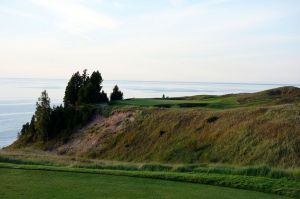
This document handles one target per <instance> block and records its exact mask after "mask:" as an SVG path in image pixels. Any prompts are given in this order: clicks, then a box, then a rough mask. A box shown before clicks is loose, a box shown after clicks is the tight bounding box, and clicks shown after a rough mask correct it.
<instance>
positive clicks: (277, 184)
mask: <svg viewBox="0 0 300 199" xmlns="http://www.w3.org/2000/svg"><path fill="white" fill-rule="evenodd" d="M34 171H35V172H34ZM44 171H47V173H43V172H44ZM50 171H52V172H50ZM49 172H50V173H49ZM52 174H53V175H52ZM90 174H100V175H101V176H102V175H112V176H114V177H112V176H110V177H108V176H106V177H105V178H121V179H120V180H121V181H122V179H124V180H125V179H127V181H128V183H125V182H124V183H120V181H119V180H115V181H113V182H114V183H115V185H112V184H109V183H106V180H102V181H101V179H105V178H104V177H103V178H100V177H97V175H94V176H92V175H90ZM0 175H1V176H0V179H1V182H0V189H2V191H0V194H2V195H3V194H11V196H9V195H3V196H5V197H3V198H18V197H19V196H18V193H23V192H22V189H24V192H25V193H24V194H27V193H26V190H27V191H28V192H29V193H28V194H32V196H34V195H35V194H38V192H40V191H42V190H44V191H42V193H43V194H47V193H48V194H50V195H48V196H47V197H50V196H51V197H52V196H53V194H55V197H52V198H59V197H58V196H59V195H63V196H64V198H67V197H65V196H66V195H68V194H70V197H71V196H73V194H75V193H72V192H73V191H74V190H73V189H75V190H77V191H82V194H84V193H85V194H87V193H90V194H92V193H94V194H96V195H97V196H98V194H100V195H101V192H103V193H102V194H104V195H105V193H106V194H108V193H110V192H111V194H112V196H111V198H122V197H118V195H114V194H120V196H123V198H147V196H148V198H149V197H150V198H156V197H158V196H160V195H159V194H162V195H161V197H163V198H183V197H185V198H187V195H186V194H191V196H190V197H188V198H199V197H200V196H201V195H203V198H229V196H231V197H233V196H234V194H237V195H236V197H233V198H278V197H276V196H273V195H261V196H260V197H259V196H258V195H257V196H255V194H259V193H256V192H243V191H242V190H235V189H232V190H231V189H228V190H227V194H228V197H227V196H226V194H225V195H224V194H222V190H224V191H225V192H226V189H223V188H216V187H213V188H212V189H216V190H214V191H212V192H211V193H210V192H209V191H206V189H204V187H205V186H203V185H201V186H200V185H199V189H198V188H197V186H196V185H191V184H184V183H183V184H178V185H177V184H176V183H175V184H174V182H169V183H170V184H168V182H167V181H164V180H170V181H179V182H189V183H195V184H196V183H198V184H207V185H217V186H222V187H231V188H239V189H247V190H252V191H260V192H265V193H272V194H278V195H284V196H289V197H294V198H300V182H299V181H291V180H287V179H271V178H266V177H252V176H236V175H224V174H207V173H196V174H195V173H177V172H153V171H121V170H97V169H85V168H71V167H54V166H43V165H21V164H10V163H0ZM44 175H46V176H44ZM81 175H82V177H80V176H81ZM86 175H87V176H86ZM26 176H27V178H28V179H27V180H26ZM63 176H66V178H64V177H63ZM88 176H90V177H88ZM117 176H118V177H117ZM121 176H127V177H138V178H152V179H157V182H156V183H158V187H160V188H161V190H155V189H154V188H151V187H148V188H147V186H151V182H154V181H149V179H138V178H132V179H131V180H130V179H129V178H122V177H121ZM22 178H24V179H22ZM73 178H74V179H73ZM81 179H85V180H81ZM65 180H69V182H65ZM97 180H98V181H99V182H98V183H100V185H97V183H96V182H97ZM143 180H144V182H138V181H143ZM160 180H163V181H160ZM94 181H96V182H94ZM20 182H21V183H20ZM22 182H24V183H22ZM108 182H109V180H108ZM148 182H149V183H148ZM52 183H53V184H54V186H53V184H52ZM119 183H120V184H119ZM160 183H161V185H160V186H159V184H160ZM30 184H33V185H32V188H31V185H30ZM35 184H37V185H35ZM101 184H104V185H101ZM163 184H167V185H166V186H169V188H167V187H164V186H162V185H163ZM172 184H174V186H172ZM38 185H40V186H42V187H43V188H38ZM141 185H144V186H146V187H143V188H141V189H146V190H149V192H150V193H147V192H145V191H141V189H137V192H135V189H136V188H134V187H135V186H141ZM176 185H177V186H178V188H177V187H176ZM34 186H37V187H36V188H34ZM52 186H53V188H57V189H60V191H61V194H58V193H59V192H58V191H57V192H56V191H52V190H53V189H52ZM82 186H83V187H82ZM103 186H109V187H110V188H107V189H105V188H104V187H103ZM118 186H121V187H120V189H119V188H117V187H118ZM184 186H187V187H189V186H190V188H187V189H191V191H189V192H190V193H188V191H186V189H185V188H182V187H184ZM5 187H7V188H5ZM47 187H48V191H45V190H47ZM63 187H70V189H66V188H63ZM74 187H77V188H74ZM180 187H181V188H180ZM201 187H202V189H201ZM81 188H82V189H81ZM130 188H131V189H132V190H131V191H129V190H127V189H130ZM18 189H20V190H18ZM89 189H91V191H89ZM109 189H111V190H109ZM152 189H153V190H154V191H152ZM193 189H194V190H195V191H192V190H193ZM217 189H220V191H218V190H217ZM5 190H7V191H5ZM14 190H15V191H14ZM72 190H73V191H72ZM150 190H151V191H150ZM167 190H169V191H167ZM201 190H202V191H201ZM204 190H205V191H204ZM208 190H209V189H208ZM230 190H231V192H232V193H230ZM64 191H67V193H63V192H64ZM166 191H167V192H166ZM12 192H15V193H12ZM122 192H124V193H122ZM131 192H132V194H133V195H130V194H129V193H131ZM156 192H157V194H158V195H157V196H156V195H151V194H154V193H156ZM160 192H162V193H160ZM168 192H169V193H168ZM176 192H181V194H184V195H180V193H177V194H174V193H176ZM202 192H203V193H202ZM201 193H202V194H201ZM247 193H249V194H247ZM51 194H52V195H51ZM56 194H58V195H57V196H56ZM126 194H129V195H126ZM139 194H144V195H145V197H144V196H143V195H139ZM149 194H150V195H149ZM168 194H170V195H168ZM173 194H174V197H173ZM206 194H208V195H206ZM210 194H215V195H211V196H210ZM218 194H219V195H218ZM232 194H233V195H232ZM253 194H254V195H253ZM96 195H94V196H96ZM104 195H103V196H104ZM223 195H224V197H223ZM0 196H1V195H0ZM92 196H93V195H92ZM92 196H90V197H92ZM167 196H169V197H167ZM250 196H251V197H250ZM47 197H46V196H45V197H42V198H47ZM90 197H89V198H90ZM26 198H30V197H27V196H26ZM71 198H74V197H71ZM81 198H85V197H84V195H82V196H81ZM104 198H110V197H104ZM279 198H280V197H279Z"/></svg>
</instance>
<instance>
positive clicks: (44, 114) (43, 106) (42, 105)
mask: <svg viewBox="0 0 300 199" xmlns="http://www.w3.org/2000/svg"><path fill="white" fill-rule="evenodd" d="M34 116H35V124H34V125H35V130H36V134H37V137H38V139H41V140H48V137H49V126H50V117H51V107H50V98H49V96H48V93H47V91H43V92H42V95H41V97H40V98H39V99H38V102H37V103H36V111H35V114H34Z"/></svg>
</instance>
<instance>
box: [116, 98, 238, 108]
mask: <svg viewBox="0 0 300 199" xmlns="http://www.w3.org/2000/svg"><path fill="white" fill-rule="evenodd" d="M113 105H114V106H121V107H122V106H137V107H139V106H141V107H164V108H193V107H194V108H195V107H198V108H199V107H200V108H212V109H224V108H234V107H238V102H237V100H236V97H232V96H228V97H225V96H195V97H193V98H170V99H157V98H134V99H127V100H122V101H117V102H114V103H113Z"/></svg>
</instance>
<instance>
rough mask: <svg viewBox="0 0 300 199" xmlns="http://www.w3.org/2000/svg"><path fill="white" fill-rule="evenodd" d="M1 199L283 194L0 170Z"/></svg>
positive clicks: (272, 198)
mask: <svg viewBox="0 0 300 199" xmlns="http://www.w3.org/2000/svg"><path fill="white" fill-rule="evenodd" d="M0 179H1V180H0V198H3V199H4V198H5V199H18V198H20V199H23V198H26V199H35V198H36V199H40V198H43V199H48V198H55V199H68V198H70V199H76V198H78V199H79V198H80V199H82V198H89V199H93V198H95V199H96V198H97V199H102V198H103V199H104V198H105V199H112V198H114V199H117V198H118V199H135V198H144V199H147V198H149V199H150V198H172V199H176V198H178V199H182V198H185V199H193V198H195V199H232V198H235V199H252V198H264V199H284V198H287V197H282V196H276V195H271V194H264V193H259V192H254V191H245V190H239V189H231V188H222V187H215V186H209V185H199V184H192V183H182V182H172V181H166V180H155V179H144V178H135V177H126V176H111V175H101V174H89V173H76V172H62V171H40V170H22V169H6V168H1V169H0Z"/></svg>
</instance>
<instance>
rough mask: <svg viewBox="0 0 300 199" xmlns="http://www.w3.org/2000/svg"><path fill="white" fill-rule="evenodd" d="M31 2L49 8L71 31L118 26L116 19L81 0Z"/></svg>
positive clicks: (61, 23) (63, 25) (77, 31)
mask: <svg viewBox="0 0 300 199" xmlns="http://www.w3.org/2000/svg"><path fill="white" fill-rule="evenodd" d="M31 2H32V3H33V4H35V5H37V6H40V7H42V8H43V9H45V10H47V11H48V12H49V14H50V15H52V16H53V17H54V18H55V23H58V25H59V27H60V28H62V29H63V30H66V31H69V32H71V33H86V32H90V31H94V30H98V29H114V28H116V27H118V23H117V21H116V20H114V19H113V18H111V17H109V16H107V15H104V14H101V13H99V12H97V11H95V10H93V9H91V8H90V7H88V6H86V5H85V4H84V1H81V0H65V1H61V0H31ZM46 14H47V13H46Z"/></svg>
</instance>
